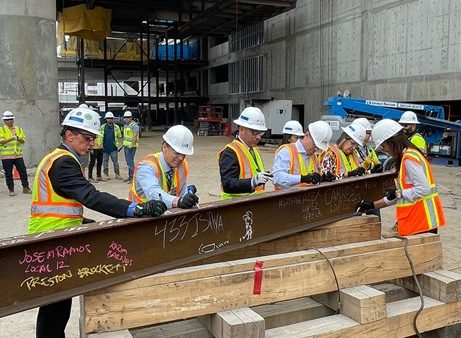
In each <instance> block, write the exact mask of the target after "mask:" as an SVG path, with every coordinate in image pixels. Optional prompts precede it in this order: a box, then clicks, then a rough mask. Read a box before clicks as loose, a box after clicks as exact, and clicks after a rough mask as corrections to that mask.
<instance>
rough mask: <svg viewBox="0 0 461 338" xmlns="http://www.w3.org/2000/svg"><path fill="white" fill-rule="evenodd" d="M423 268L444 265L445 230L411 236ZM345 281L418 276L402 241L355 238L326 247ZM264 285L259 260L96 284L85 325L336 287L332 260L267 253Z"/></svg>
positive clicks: (120, 325)
mask: <svg viewBox="0 0 461 338" xmlns="http://www.w3.org/2000/svg"><path fill="white" fill-rule="evenodd" d="M408 250H409V253H410V255H411V257H412V260H413V264H414V267H415V270H416V273H423V272H427V271H433V270H438V269H440V268H441V266H442V246H441V242H440V237H439V236H438V235H434V234H421V235H416V236H412V237H411V238H409V239H408ZM322 252H323V254H324V255H325V256H326V257H328V258H329V260H330V262H331V264H333V266H334V269H335V272H336V275H337V276H338V280H339V285H340V287H341V288H346V287H351V286H355V285H361V284H369V283H377V282H382V281H385V280H389V279H395V278H401V277H405V276H409V275H411V270H410V268H409V266H408V264H407V261H406V257H405V253H404V251H403V241H401V240H399V239H396V238H390V239H386V240H377V241H369V242H362V243H353V244H347V245H341V246H336V247H330V248H324V249H322ZM258 260H261V261H263V262H264V265H263V271H262V292H261V294H256V295H255V294H253V286H254V275H255V273H254V267H255V261H256V259H243V260H238V261H231V262H224V263H215V264H209V265H202V266H199V267H188V268H182V269H177V270H173V271H169V272H166V273H161V274H157V275H153V276H150V277H146V278H141V279H139V280H134V281H130V282H127V283H123V284H119V285H116V286H113V287H109V288H106V289H100V290H96V291H95V292H92V293H91V294H87V295H85V296H84V302H83V303H84V304H83V307H84V322H85V323H86V326H85V327H86V332H93V331H114V330H120V329H124V328H132V327H140V326H147V325H152V324H157V323H162V322H168V321H173V320H178V319H185V318H191V317H196V316H200V315H205V314H210V313H216V312H221V311H225V310H230V309H235V308H240V307H245V306H255V305H261V304H268V303H274V302H277V301H282V300H288V299H294V298H299V297H304V296H309V295H313V294H319V293H325V292H331V291H334V290H336V283H335V280H334V278H333V276H332V271H331V268H330V265H329V264H328V263H327V262H326V260H325V258H324V257H323V256H322V255H320V254H319V253H318V252H316V251H314V250H306V251H299V252H292V253H286V254H279V255H273V256H266V257H260V258H258Z"/></svg>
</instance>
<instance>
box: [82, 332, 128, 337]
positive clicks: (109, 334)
mask: <svg viewBox="0 0 461 338" xmlns="http://www.w3.org/2000/svg"><path fill="white" fill-rule="evenodd" d="M87 337H88V338H133V336H132V335H131V333H130V331H128V330H120V331H113V332H101V333H93V334H89V335H88V336H87Z"/></svg>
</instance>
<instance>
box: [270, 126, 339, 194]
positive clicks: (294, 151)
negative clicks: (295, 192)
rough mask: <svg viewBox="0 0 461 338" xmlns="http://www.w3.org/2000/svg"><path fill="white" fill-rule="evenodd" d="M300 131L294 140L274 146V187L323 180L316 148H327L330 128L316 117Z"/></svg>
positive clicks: (328, 178)
mask: <svg viewBox="0 0 461 338" xmlns="http://www.w3.org/2000/svg"><path fill="white" fill-rule="evenodd" d="M303 135H304V136H303V137H302V138H300V139H298V141H296V143H290V144H285V145H282V146H281V147H280V148H279V149H278V150H277V152H276V155H275V159H274V167H273V169H272V174H273V175H274V185H275V190H280V189H286V188H289V187H293V186H306V185H308V184H318V183H320V182H321V181H322V176H321V175H320V165H319V163H318V160H317V155H316V152H317V151H318V150H327V149H328V145H329V142H330V140H331V136H332V135H333V131H332V130H331V127H330V125H329V124H328V123H326V122H325V121H317V122H313V123H310V124H309V126H308V128H307V131H306V132H305V133H304V134H303ZM330 179H332V177H330V176H328V177H327V176H325V177H323V180H330Z"/></svg>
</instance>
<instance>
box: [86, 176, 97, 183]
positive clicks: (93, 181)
mask: <svg viewBox="0 0 461 338" xmlns="http://www.w3.org/2000/svg"><path fill="white" fill-rule="evenodd" d="M88 182H91V183H98V181H96V180H95V179H94V178H93V177H89V178H88Z"/></svg>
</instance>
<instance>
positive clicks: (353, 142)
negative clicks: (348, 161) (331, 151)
mask: <svg viewBox="0 0 461 338" xmlns="http://www.w3.org/2000/svg"><path fill="white" fill-rule="evenodd" d="M346 140H347V141H349V142H350V143H351V144H352V145H353V146H357V142H355V141H354V140H353V139H351V138H346Z"/></svg>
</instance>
